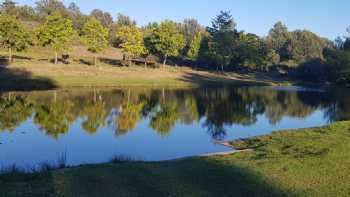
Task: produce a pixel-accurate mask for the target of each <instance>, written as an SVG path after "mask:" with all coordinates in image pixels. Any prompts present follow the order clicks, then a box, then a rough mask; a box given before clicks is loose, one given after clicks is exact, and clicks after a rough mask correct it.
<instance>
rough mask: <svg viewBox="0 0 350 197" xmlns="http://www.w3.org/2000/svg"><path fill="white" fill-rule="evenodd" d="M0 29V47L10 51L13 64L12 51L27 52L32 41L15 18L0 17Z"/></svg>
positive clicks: (10, 59)
mask: <svg viewBox="0 0 350 197" xmlns="http://www.w3.org/2000/svg"><path fill="white" fill-rule="evenodd" d="M0 27H1V28H0V46H1V47H4V48H6V49H8V51H9V62H11V61H12V50H16V51H22V50H25V49H27V48H28V47H29V45H31V43H32V42H31V41H32V40H31V37H30V34H29V32H28V31H27V30H26V29H25V28H24V27H23V25H22V24H21V23H20V22H18V20H16V18H15V17H12V16H2V15H0Z"/></svg>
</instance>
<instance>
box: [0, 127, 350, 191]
mask: <svg viewBox="0 0 350 197" xmlns="http://www.w3.org/2000/svg"><path fill="white" fill-rule="evenodd" d="M232 144H233V145H235V146H237V147H239V148H252V149H253V151H247V152H240V153H236V154H233V155H229V156H215V157H213V156H212V157H193V158H188V159H183V160H175V161H166V162H150V163H146V162H128V161H126V162H118V163H110V164H102V165H87V166H81V167H76V168H70V169H62V170H56V171H51V172H44V173H41V174H31V175H24V174H16V173H12V174H7V175H2V176H0V196H6V197H11V196H259V197H260V196H308V197H309V196H317V197H319V196H348V195H349V194H350V185H349V182H350V152H349V149H350V122H339V123H335V124H333V125H330V126H326V127H322V128H312V129H299V130H293V131H284V132H276V133H274V134H272V135H269V136H263V137H257V138H253V139H249V140H245V141H240V142H233V143H232ZM101 188H103V189H101Z"/></svg>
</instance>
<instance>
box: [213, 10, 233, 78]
mask: <svg viewBox="0 0 350 197" xmlns="http://www.w3.org/2000/svg"><path fill="white" fill-rule="evenodd" d="M235 28H236V23H235V22H234V20H233V17H232V15H231V14H230V12H226V11H221V12H220V14H219V15H218V16H216V17H215V18H214V19H213V20H212V26H211V27H207V31H208V32H209V33H210V39H209V41H208V49H209V54H210V57H211V59H212V62H215V64H216V66H217V69H218V66H221V70H222V71H223V70H224V66H227V65H228V64H230V63H234V62H235V60H236V59H237V52H238V50H237V47H238V44H239V43H238V41H239V33H238V32H237V30H236V29H235Z"/></svg>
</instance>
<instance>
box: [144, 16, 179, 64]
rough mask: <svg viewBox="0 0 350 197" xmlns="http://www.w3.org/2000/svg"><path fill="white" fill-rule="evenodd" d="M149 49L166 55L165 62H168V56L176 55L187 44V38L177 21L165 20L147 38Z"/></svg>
mask: <svg viewBox="0 0 350 197" xmlns="http://www.w3.org/2000/svg"><path fill="white" fill-rule="evenodd" d="M147 43H148V44H147V46H148V48H149V50H150V51H151V52H153V53H155V54H157V55H161V56H163V57H164V62H163V64H166V60H167V57H169V56H172V57H176V56H178V55H179V54H180V51H181V50H182V49H183V47H184V46H185V38H184V36H183V35H182V34H181V32H180V31H179V29H178V27H177V25H176V23H175V22H173V21H170V20H165V21H163V22H162V23H161V24H160V25H159V26H158V27H156V28H155V29H154V30H153V32H152V34H151V35H150V36H149V37H148V38H147Z"/></svg>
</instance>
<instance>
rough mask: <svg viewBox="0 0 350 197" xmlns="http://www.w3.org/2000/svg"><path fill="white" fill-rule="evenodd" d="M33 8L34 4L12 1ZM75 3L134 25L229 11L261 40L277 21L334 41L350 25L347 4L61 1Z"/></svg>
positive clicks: (323, 0)
mask: <svg viewBox="0 0 350 197" xmlns="http://www.w3.org/2000/svg"><path fill="white" fill-rule="evenodd" d="M15 1H16V2H18V3H20V4H29V5H34V4H35V0H15ZM63 2H64V3H65V4H69V3H70V2H75V3H76V4H77V5H78V6H79V7H80V8H81V10H82V11H83V12H84V13H89V12H90V11H91V10H92V9H94V8H98V9H101V10H104V11H108V12H110V13H111V14H112V15H113V16H114V17H115V16H116V15H117V13H123V14H126V15H129V16H131V17H132V18H133V19H135V20H136V21H137V22H138V24H140V25H143V24H147V23H148V22H152V21H160V20H163V19H172V20H175V21H182V20H183V19H185V18H196V19H198V21H199V22H200V23H201V24H202V25H209V24H210V20H211V18H212V17H213V16H215V15H216V14H217V13H218V12H219V11H220V10H229V11H231V13H232V15H233V17H234V19H235V21H236V23H237V24H238V28H239V29H240V30H245V31H247V32H251V33H255V34H258V35H260V36H264V35H266V34H267V33H268V31H269V29H270V28H271V27H272V26H273V24H274V23H275V22H277V21H282V22H284V23H285V24H286V25H287V26H288V28H289V29H291V30H295V29H309V30H311V31H313V32H315V33H317V34H318V35H320V36H323V37H327V38H329V39H332V40H333V39H334V38H336V37H337V36H342V35H346V28H347V27H348V26H349V25H350V10H349V8H350V0H97V1H95V0H63Z"/></svg>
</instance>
